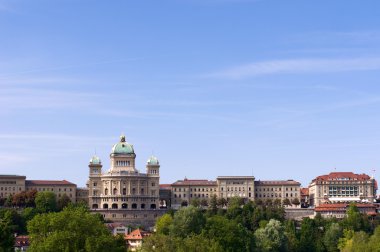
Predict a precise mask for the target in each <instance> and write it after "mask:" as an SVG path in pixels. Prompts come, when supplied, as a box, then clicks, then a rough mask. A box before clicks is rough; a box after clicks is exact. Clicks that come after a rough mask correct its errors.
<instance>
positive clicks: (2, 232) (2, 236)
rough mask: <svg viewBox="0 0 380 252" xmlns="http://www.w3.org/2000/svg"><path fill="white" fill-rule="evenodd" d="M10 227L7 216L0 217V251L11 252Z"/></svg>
mask: <svg viewBox="0 0 380 252" xmlns="http://www.w3.org/2000/svg"><path fill="white" fill-rule="evenodd" d="M11 226H12V220H11V219H10V217H9V216H0V251H4V252H8V251H13V245H14V235H13V230H12V227H11Z"/></svg>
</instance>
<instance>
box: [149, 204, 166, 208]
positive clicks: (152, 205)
mask: <svg viewBox="0 0 380 252" xmlns="http://www.w3.org/2000/svg"><path fill="white" fill-rule="evenodd" d="M165 206H166V203H165ZM150 209H156V204H151V205H150Z"/></svg>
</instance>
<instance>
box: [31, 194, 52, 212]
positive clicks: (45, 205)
mask: <svg viewBox="0 0 380 252" xmlns="http://www.w3.org/2000/svg"><path fill="white" fill-rule="evenodd" d="M35 203H36V209H37V211H38V212H40V213H48V212H54V211H56V210H57V200H56V196H55V194H54V193H53V192H38V193H37V196H36V200H35Z"/></svg>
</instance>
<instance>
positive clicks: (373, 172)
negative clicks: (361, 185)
mask: <svg viewBox="0 0 380 252" xmlns="http://www.w3.org/2000/svg"><path fill="white" fill-rule="evenodd" d="M375 172H376V170H375V169H372V179H374V178H375Z"/></svg>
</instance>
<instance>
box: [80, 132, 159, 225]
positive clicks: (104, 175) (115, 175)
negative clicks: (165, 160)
mask: <svg viewBox="0 0 380 252" xmlns="http://www.w3.org/2000/svg"><path fill="white" fill-rule="evenodd" d="M109 157H110V166H109V168H108V169H103V164H102V161H101V159H100V158H99V157H98V156H96V155H94V156H93V157H92V158H91V159H90V162H89V165H88V167H89V180H88V183H87V185H88V190H89V207H90V209H91V210H92V211H94V212H98V213H101V214H102V215H103V217H104V218H105V219H110V220H112V221H119V222H125V223H136V224H139V223H140V224H141V223H143V222H144V221H148V220H153V221H154V220H155V219H156V218H157V216H158V215H161V211H160V210H159V209H158V206H159V184H160V163H159V161H158V159H157V157H155V156H153V155H152V156H151V157H149V158H148V160H147V163H146V172H140V171H139V170H138V169H137V168H136V154H135V150H134V147H133V145H132V144H130V143H128V142H127V140H126V137H125V135H121V136H120V140H119V142H117V143H116V144H114V145H113V146H112V149H111V153H110V156H109Z"/></svg>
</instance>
